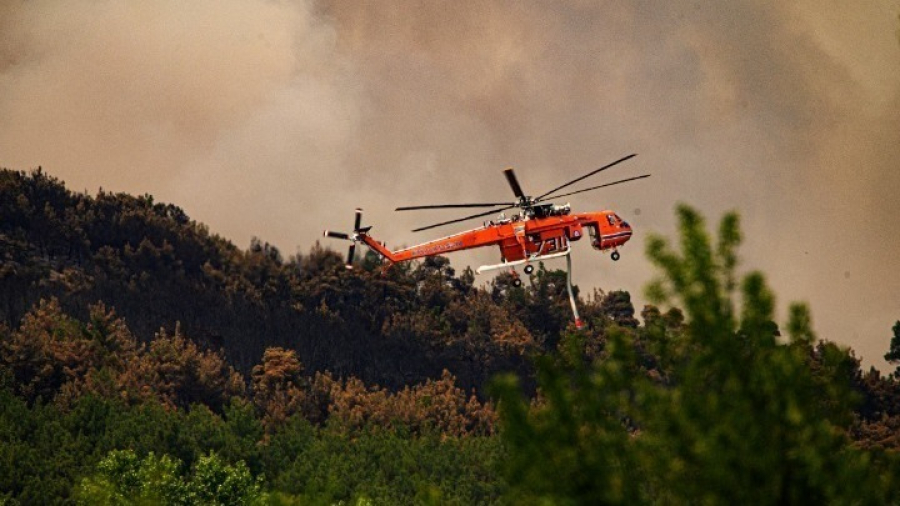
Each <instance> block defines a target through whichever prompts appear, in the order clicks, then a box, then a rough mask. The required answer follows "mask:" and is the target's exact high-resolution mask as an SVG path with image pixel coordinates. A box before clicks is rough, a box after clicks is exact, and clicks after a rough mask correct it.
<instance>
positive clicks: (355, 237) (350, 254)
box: [323, 208, 367, 269]
mask: <svg viewBox="0 0 900 506" xmlns="http://www.w3.org/2000/svg"><path fill="white" fill-rule="evenodd" d="M361 224H362V209H360V208H356V219H355V220H354V222H353V234H347V233H344V232H335V231H333V230H326V231H325V233H324V234H323V235H324V236H325V237H330V238H332V239H342V240H345V241H350V242H351V244H350V249H349V250H347V262H346V264H345V265H346V267H347V268H348V269H352V268H353V258H354V256H356V243H357V241H359V234H360V233H365V232H366V230H367V229H365V230H364V229H362V228H360V225H361Z"/></svg>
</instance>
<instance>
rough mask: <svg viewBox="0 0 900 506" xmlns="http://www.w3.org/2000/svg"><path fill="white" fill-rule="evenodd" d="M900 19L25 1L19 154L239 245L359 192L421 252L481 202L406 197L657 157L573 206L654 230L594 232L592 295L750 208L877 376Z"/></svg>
mask: <svg viewBox="0 0 900 506" xmlns="http://www.w3.org/2000/svg"><path fill="white" fill-rule="evenodd" d="M898 11H900V4H898V3H897V1H896V0H881V1H878V2H875V1H873V2H866V3H863V4H860V5H853V6H852V8H851V7H847V6H846V4H845V3H844V2H839V1H838V0H827V1H815V2H814V1H812V0H800V1H797V2H787V3H780V4H778V3H771V2H759V1H754V0H737V1H733V2H727V3H709V2H707V3H697V2H688V1H683V0H677V1H673V2H664V3H659V2H647V1H629V2H603V3H599V4H598V3H596V2H565V3H558V2H542V1H538V0H535V1H532V2H512V1H510V2H496V1H490V2H488V1H483V2H478V1H476V2H467V3H466V4H465V7H464V8H463V7H461V6H460V4H458V3H456V2H435V1H424V0H423V1H418V2H417V1H408V0H404V1H399V0H394V1H390V0H385V1H381V2H377V3H373V2H336V1H335V2H328V1H321V2H312V1H309V2H304V1H302V0H298V1H293V2H291V1H269V0H257V1H238V0H218V1H215V2H213V1H211V0H199V1H196V2H190V3H184V2H177V1H166V0H161V1H158V2H150V3H148V2H137V1H127V0H116V1H113V0H100V1H88V0H72V1H68V2H52V1H28V2H24V1H16V0H12V1H5V2H0V165H3V166H6V167H11V168H18V169H27V168H33V167H36V166H37V165H43V166H44V168H45V169H46V170H48V171H49V172H50V173H51V174H53V175H56V176H58V177H60V178H62V179H63V180H65V181H66V182H67V184H68V185H69V186H70V187H71V188H73V189H75V190H82V189H86V190H89V191H91V192H93V191H96V189H97V188H99V187H103V188H104V189H107V190H114V191H128V192H131V193H151V194H153V195H155V196H156V197H157V198H158V199H160V200H165V201H170V202H174V203H177V204H179V205H181V206H183V207H184V208H185V209H186V210H187V211H188V213H189V214H190V215H191V216H192V217H193V218H195V219H197V220H199V221H203V222H205V223H207V224H209V225H210V228H211V229H212V230H213V231H217V232H219V233H222V234H223V235H225V236H227V237H229V238H231V239H233V240H235V241H236V242H237V243H238V244H244V245H245V244H247V243H248V242H249V239H250V237H251V236H253V235H256V236H260V237H261V238H262V239H263V240H267V241H269V242H271V243H274V244H276V245H278V246H279V247H281V248H282V250H283V251H285V252H286V253H292V252H293V251H295V248H299V250H300V251H305V250H306V249H307V248H308V247H309V246H310V245H311V244H312V243H313V242H314V241H315V240H316V239H317V238H318V234H319V233H320V230H321V229H322V228H326V227H328V228H333V229H341V228H348V227H349V226H350V224H351V220H352V209H353V208H354V207H356V206H361V207H363V208H365V210H366V213H365V221H366V222H367V223H368V224H373V225H375V228H374V229H373V232H374V233H375V234H376V235H377V236H378V237H379V238H381V239H384V240H386V241H387V242H388V243H389V245H392V246H399V245H401V244H411V243H414V242H416V241H419V240H425V239H429V238H431V237H433V235H429V233H424V234H418V235H415V234H410V233H409V232H408V231H409V230H410V229H411V228H414V227H415V226H421V225H425V224H428V223H432V222H437V221H443V220H445V219H450V218H454V217H456V216H455V215H453V214H450V213H448V212H438V211H435V212H432V213H419V214H415V213H406V214H404V213H394V212H393V211H392V209H393V208H394V207H396V206H398V205H404V204H417V203H441V202H454V201H469V202H473V201H475V202H477V201H483V200H486V201H493V200H496V199H506V198H508V197H509V190H508V188H507V186H506V183H505V181H504V179H503V177H502V175H501V174H500V171H501V170H502V169H503V168H504V167H506V166H510V165H511V166H514V167H515V168H516V170H517V174H518V176H519V179H520V181H521V183H522V185H523V187H524V188H525V190H526V192H527V193H532V194H538V193H541V192H543V191H545V190H547V189H550V188H552V187H554V186H556V185H558V184H560V183H562V182H564V181H566V180H569V179H573V178H575V177H578V176H580V175H581V174H583V173H586V172H587V171H589V170H591V169H593V168H596V167H599V166H600V165H603V164H605V163H607V162H609V161H611V160H614V159H617V158H619V157H621V156H623V155H625V154H628V153H631V152H638V153H639V155H640V156H638V157H637V158H636V159H635V160H633V161H630V162H628V163H627V164H625V165H624V166H621V167H617V168H616V169H614V170H615V171H616V172H615V173H610V174H609V175H608V176H606V179H600V180H598V181H597V184H599V183H602V182H605V181H608V180H611V179H612V178H613V177H628V176H632V175H637V174H641V173H644V172H651V173H653V174H654V175H653V177H652V178H650V179H647V180H643V181H640V182H635V183H632V184H629V185H623V186H620V187H616V188H615V189H610V190H609V191H601V192H597V193H593V194H586V195H583V196H577V197H572V202H571V203H572V205H573V208H574V209H575V210H594V209H601V208H611V209H615V210H616V211H617V212H619V213H620V214H622V215H623V216H625V217H626V218H627V219H628V220H629V221H631V222H632V224H633V225H634V226H635V228H636V229H637V231H638V235H637V236H636V237H635V239H633V240H632V243H630V244H629V245H627V247H626V248H624V249H623V251H622V253H623V259H622V260H621V261H620V262H618V263H616V264H613V263H611V262H609V261H608V258H605V257H604V258H600V257H598V256H597V255H596V254H594V252H593V251H592V250H589V249H586V248H584V247H579V248H577V251H576V255H575V277H576V280H577V282H578V284H579V285H580V286H581V287H582V289H583V290H586V291H588V292H589V291H590V290H591V288H592V287H602V288H603V289H606V290H610V289H618V288H624V289H627V290H629V291H631V292H632V293H633V294H635V295H637V294H639V293H640V292H641V287H642V286H643V285H644V283H645V282H646V281H647V280H648V279H649V278H650V277H651V275H652V273H653V270H652V268H651V267H650V266H649V265H648V264H647V262H646V260H645V259H644V258H643V238H644V237H645V236H646V233H647V232H650V231H655V232H659V233H663V234H672V233H673V231H674V223H673V213H672V209H673V207H674V205H675V204H676V202H687V203H690V204H692V205H694V206H696V207H698V208H700V210H701V211H702V212H704V213H705V214H706V215H707V216H709V217H710V220H711V221H712V222H713V223H712V224H714V222H715V221H714V220H715V219H717V217H718V216H719V215H720V214H721V213H722V212H723V211H725V210H729V209H737V210H738V211H739V212H740V213H741V215H742V218H743V224H744V230H745V235H746V237H747V240H746V243H745V246H744V248H743V249H742V251H743V255H744V259H745V267H747V268H759V269H762V270H763V271H764V272H766V273H767V274H768V275H769V279H770V281H771V282H772V284H773V285H774V287H775V290H776V293H779V294H780V295H781V296H782V297H783V300H781V301H780V302H781V304H782V305H784V304H785V303H786V302H788V301H789V300H807V301H809V302H810V303H811V305H812V308H813V315H814V317H815V318H816V325H817V328H818V329H819V332H820V336H821V337H823V338H827V339H831V340H835V341H838V342H842V343H846V344H850V345H852V346H853V347H854V348H855V349H856V350H857V352H858V354H860V355H862V356H864V357H865V358H866V360H867V362H869V363H874V364H876V365H879V366H880V365H882V362H880V357H881V355H882V354H883V353H884V352H885V351H886V349H887V346H888V342H889V337H890V334H889V332H890V327H891V325H892V323H893V322H894V321H895V320H897V319H900V270H898V267H900V266H898V260H897V256H896V253H895V252H897V251H900V220H897V219H896V212H895V211H894V206H893V204H894V202H895V200H896V199H895V196H896V195H900V171H898V169H900V167H898V162H897V160H900V114H897V111H898V110H900V79H898V78H900V43H898V40H897V38H896V31H897V13H898ZM611 172H612V171H611ZM462 226H465V224H464V225H462ZM444 231H446V232H447V233H450V232H452V231H453V229H452V227H451V228H448V229H444ZM441 233H442V232H441V231H437V232H436V233H435V234H434V235H438V234H441ZM335 246H339V245H335ZM452 258H453V259H454V263H455V265H457V266H458V267H459V268H462V267H463V266H465V265H466V264H470V263H471V264H476V263H494V262H496V261H497V253H496V252H494V251H478V252H473V253H467V254H459V255H456V256H454V257H452Z"/></svg>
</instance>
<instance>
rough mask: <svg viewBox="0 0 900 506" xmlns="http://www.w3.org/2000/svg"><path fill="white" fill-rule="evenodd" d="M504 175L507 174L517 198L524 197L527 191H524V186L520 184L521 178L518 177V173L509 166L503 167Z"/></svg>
mask: <svg viewBox="0 0 900 506" xmlns="http://www.w3.org/2000/svg"><path fill="white" fill-rule="evenodd" d="M503 175H504V176H506V180H507V181H509V186H510V187H511V188H512V191H513V193H515V194H516V198H522V197H524V196H525V193H524V192H523V191H522V187H521V186H519V180H518V179H516V173H515V172H513V168H512V167H509V168H507V169H503Z"/></svg>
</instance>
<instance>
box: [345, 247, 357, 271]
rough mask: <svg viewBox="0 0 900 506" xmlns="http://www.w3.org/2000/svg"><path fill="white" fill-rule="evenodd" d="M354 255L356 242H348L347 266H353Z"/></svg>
mask: <svg viewBox="0 0 900 506" xmlns="http://www.w3.org/2000/svg"><path fill="white" fill-rule="evenodd" d="M354 256H356V243H355V242H354V243H351V244H350V249H349V250H348V251H347V264H346V265H347V267H352V266H353V257H354Z"/></svg>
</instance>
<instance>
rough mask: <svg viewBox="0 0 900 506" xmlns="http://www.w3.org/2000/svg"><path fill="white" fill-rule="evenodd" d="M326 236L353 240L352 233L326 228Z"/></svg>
mask: <svg viewBox="0 0 900 506" xmlns="http://www.w3.org/2000/svg"><path fill="white" fill-rule="evenodd" d="M325 237H331V238H332V239H345V240H348V241H350V240H352V239H350V234H345V233H343V232H334V231H332V230H326V231H325Z"/></svg>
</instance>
